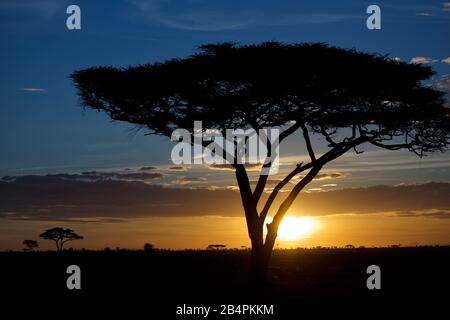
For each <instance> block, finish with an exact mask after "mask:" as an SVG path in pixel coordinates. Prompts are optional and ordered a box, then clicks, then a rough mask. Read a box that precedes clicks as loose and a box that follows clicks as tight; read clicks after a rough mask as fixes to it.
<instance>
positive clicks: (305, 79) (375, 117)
mask: <svg viewBox="0 0 450 320" xmlns="http://www.w3.org/2000/svg"><path fill="white" fill-rule="evenodd" d="M431 75H433V71H432V69H431V68H430V67H428V66H424V65H420V64H408V63H405V62H401V61H395V60H393V59H389V58H388V57H387V56H382V55H375V54H368V53H363V52H359V51H357V50H353V49H352V50H347V49H340V48H336V47H331V46H328V45H326V44H322V43H303V44H283V43H277V42H267V43H262V44H258V45H245V46H238V45H235V44H232V43H223V44H213V45H203V46H201V47H200V52H198V53H196V54H194V55H192V56H189V57H187V58H184V59H173V60H168V61H166V62H163V63H154V64H146V65H141V66H137V67H128V68H112V67H93V68H89V69H85V70H81V71H76V72H74V73H73V74H72V79H73V80H74V82H75V85H76V87H77V89H78V94H79V96H80V97H81V100H82V104H83V105H84V106H87V107H89V108H92V109H94V110H99V111H104V112H106V114H108V115H109V116H110V117H111V119H113V120H120V121H126V122H129V123H132V124H136V125H137V126H139V127H142V128H146V129H148V130H149V131H150V133H153V134H158V135H164V136H167V137H171V135H172V132H173V130H174V129H176V128H183V129H186V130H190V133H191V134H192V135H193V134H194V130H193V129H192V128H193V123H194V121H202V123H203V127H204V128H208V129H216V130H218V131H220V132H222V133H224V132H226V130H227V129H247V128H252V129H254V130H255V131H256V132H257V133H259V131H258V130H259V129H261V128H279V129H280V130H281V133H280V136H279V142H280V143H282V142H283V141H284V140H285V139H286V138H287V137H289V136H292V137H294V139H296V141H297V145H298V147H299V148H300V146H301V145H303V146H305V149H306V151H307V154H308V155H309V161H308V162H307V163H298V164H297V165H295V166H293V168H292V171H291V172H290V173H288V174H287V175H286V176H285V177H284V178H283V179H281V180H280V182H279V183H278V184H277V185H276V186H275V187H274V188H273V189H271V191H270V193H269V194H268V196H267V198H266V197H262V195H263V193H264V191H265V189H266V183H267V181H268V176H267V172H268V170H267V169H269V168H270V167H271V166H272V161H271V159H272V158H271V154H270V145H269V147H268V148H267V149H268V150H269V152H268V153H267V161H265V162H264V164H263V165H262V169H264V170H261V174H260V175H259V178H258V179H257V183H256V184H255V186H254V188H252V186H251V183H250V180H249V176H248V174H247V168H246V166H245V165H244V164H241V163H239V161H236V159H237V157H236V156H235V154H234V155H232V156H233V157H232V158H231V159H227V161H228V160H229V165H230V166H232V167H233V168H234V171H235V175H236V180H237V183H238V186H239V190H240V194H241V199H242V204H243V209H244V213H245V217H246V220H247V229H248V235H249V237H250V240H251V245H252V249H251V263H250V275H251V279H252V280H254V281H255V282H257V283H260V282H261V281H263V282H264V281H265V279H266V274H267V271H268V264H269V259H270V256H271V253H272V249H273V247H274V244H275V240H276V238H277V232H278V227H279V225H280V222H281V221H282V219H283V217H284V216H285V214H286V212H287V211H288V209H289V208H290V207H291V205H292V203H293V202H294V200H295V199H296V198H297V196H298V195H299V193H300V192H301V191H302V190H303V189H304V188H305V186H306V185H308V183H310V182H311V181H312V180H313V179H314V178H315V177H316V176H317V174H318V173H319V172H320V171H321V169H322V168H323V167H324V166H325V165H326V164H327V163H329V162H331V161H333V160H335V159H336V158H339V157H340V156H342V155H343V154H345V153H346V152H348V151H351V150H354V151H355V153H360V151H359V150H358V147H359V146H361V145H362V144H371V145H373V146H377V147H380V148H383V149H386V150H400V149H406V150H409V151H411V152H413V153H415V154H417V155H418V156H423V155H424V154H426V153H428V152H434V151H443V150H445V149H446V148H447V146H448V143H449V125H450V113H449V108H448V107H446V106H445V101H444V95H443V93H442V92H440V91H437V90H435V89H433V88H432V87H430V86H426V85H423V84H422V81H424V80H427V79H429V78H430V77H431ZM297 132H299V134H296V133H297ZM196 133H198V132H196ZM311 135H317V136H319V137H321V138H323V139H324V140H325V141H326V142H327V144H328V149H327V150H326V151H324V152H321V154H317V148H316V147H315V146H314V145H313V143H312V140H311ZM260 138H261V137H260ZM262 138H264V137H262ZM193 140H194V139H191V141H193ZM212 143H213V141H205V142H204V146H205V147H206V146H209V145H211V144H212ZM235 151H236V150H235ZM290 183H294V186H293V187H292V188H291V189H290V190H286V191H288V192H280V191H281V190H282V189H283V188H284V187H285V186H289V185H290ZM283 195H284V198H283V199H282V202H281V205H279V206H278V207H277V208H275V210H273V208H272V207H273V204H274V201H275V199H278V198H279V197H282V196H283ZM263 200H264V201H263ZM272 210H273V211H272ZM269 214H270V215H271V216H273V219H272V220H271V222H270V223H267V216H268V215H269ZM265 226H266V227H267V232H266V235H265V236H264V227H265Z"/></svg>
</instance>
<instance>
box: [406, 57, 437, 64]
mask: <svg viewBox="0 0 450 320" xmlns="http://www.w3.org/2000/svg"><path fill="white" fill-rule="evenodd" d="M434 62H437V60H434V59H431V58H427V57H414V58H412V59H411V61H410V63H422V64H426V63H434Z"/></svg>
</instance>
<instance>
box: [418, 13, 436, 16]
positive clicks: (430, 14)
mask: <svg viewBox="0 0 450 320" xmlns="http://www.w3.org/2000/svg"><path fill="white" fill-rule="evenodd" d="M416 16H422V17H432V16H434V14H432V13H430V12H418V13H416Z"/></svg>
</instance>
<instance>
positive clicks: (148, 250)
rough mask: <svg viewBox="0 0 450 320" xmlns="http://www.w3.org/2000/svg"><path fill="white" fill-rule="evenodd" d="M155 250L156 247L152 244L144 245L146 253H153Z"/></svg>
mask: <svg viewBox="0 0 450 320" xmlns="http://www.w3.org/2000/svg"><path fill="white" fill-rule="evenodd" d="M154 248H155V246H154V245H153V244H152V243H148V242H147V243H146V244H144V251H145V252H151V251H153V249H154Z"/></svg>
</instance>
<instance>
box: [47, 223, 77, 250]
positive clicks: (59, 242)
mask: <svg viewBox="0 0 450 320" xmlns="http://www.w3.org/2000/svg"><path fill="white" fill-rule="evenodd" d="M40 237H41V238H43V239H46V240H52V241H55V243H56V249H57V250H58V251H62V249H63V246H64V244H65V243H66V242H68V241H74V240H80V239H83V237H82V236H80V235H78V234H76V233H75V232H74V231H73V230H72V229H64V228H60V227H56V228H52V229H48V230H46V231H45V232H44V233H42V234H41V235H40Z"/></svg>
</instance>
